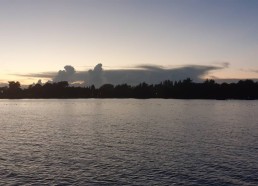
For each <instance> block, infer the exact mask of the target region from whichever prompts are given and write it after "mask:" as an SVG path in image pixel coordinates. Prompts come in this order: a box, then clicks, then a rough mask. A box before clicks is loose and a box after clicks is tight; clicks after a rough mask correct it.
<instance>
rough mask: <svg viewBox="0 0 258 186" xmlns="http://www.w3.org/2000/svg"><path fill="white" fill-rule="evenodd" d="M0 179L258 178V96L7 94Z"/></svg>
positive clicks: (246, 181) (0, 110)
mask: <svg viewBox="0 0 258 186" xmlns="http://www.w3.org/2000/svg"><path fill="white" fill-rule="evenodd" d="M0 117H1V118H0V185H44V184H46V185H254V186H256V185H258V102H257V101H204V100H196V101H193V100H133V99H125V100H116V99H112V100H0Z"/></svg>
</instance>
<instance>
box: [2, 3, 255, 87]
mask: <svg viewBox="0 0 258 186" xmlns="http://www.w3.org/2000/svg"><path fill="white" fill-rule="evenodd" d="M257 20H258V1H257V0H183V1H182V0H0V64H1V68H0V83H4V82H7V81H9V80H19V81H21V82H22V83H24V84H29V83H32V82H37V80H38V79H43V80H45V81H46V80H47V79H48V78H47V77H46V76H42V77H40V74H48V73H49V74H51V73H57V72H58V71H59V70H63V68H64V66H66V65H71V66H73V67H74V68H75V69H76V71H87V70H89V69H93V68H94V67H95V66H96V65H97V64H98V63H102V64H103V66H102V68H103V69H104V70H115V69H118V70H119V69H131V68H137V67H139V66H142V65H149V66H159V67H160V68H164V69H167V68H169V69H173V68H180V67H185V66H189V65H190V66H207V67H218V69H216V70H212V71H207V74H205V77H207V78H210V77H212V78H219V79H234V78H236V79H241V78H258V21H257Z"/></svg>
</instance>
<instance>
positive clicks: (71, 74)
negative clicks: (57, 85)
mask: <svg viewBox="0 0 258 186" xmlns="http://www.w3.org/2000/svg"><path fill="white" fill-rule="evenodd" d="M75 73H76V71H75V69H74V67H72V66H70V65H66V66H65V67H64V70H59V72H58V73H57V76H55V77H54V78H53V81H54V82H59V81H68V82H70V83H71V82H73V81H75Z"/></svg>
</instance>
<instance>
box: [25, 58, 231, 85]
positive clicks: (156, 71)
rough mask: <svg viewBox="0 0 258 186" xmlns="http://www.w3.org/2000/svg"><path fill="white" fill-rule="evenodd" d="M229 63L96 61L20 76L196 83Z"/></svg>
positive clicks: (83, 81)
mask: <svg viewBox="0 0 258 186" xmlns="http://www.w3.org/2000/svg"><path fill="white" fill-rule="evenodd" d="M228 65H229V64H228V63H225V64H222V65H220V66H201V65H188V66H183V67H178V68H169V69H167V68H163V67H160V66H155V65H140V66H137V67H135V68H133V69H116V70H105V69H103V67H102V64H97V65H96V66H95V67H94V68H93V69H91V70H88V71H76V70H75V68H74V67H73V66H70V65H67V66H65V67H64V70H60V71H58V72H57V73H53V72H49V73H41V74H27V75H23V76H27V77H37V78H49V79H52V81H53V82H58V81H68V82H69V83H71V84H76V85H81V86H89V85H95V86H96V87H99V86H101V85H102V84H106V83H110V84H114V85H117V84H123V83H127V84H130V85H136V84H139V83H141V82H146V83H149V84H153V83H154V84H155V83H160V82H161V81H164V80H168V79H169V80H173V81H178V80H183V79H185V78H188V77H189V78H191V79H193V80H194V81H196V82H198V81H202V77H203V76H204V75H207V74H208V73H209V72H210V71H214V70H221V69H224V68H227V67H228Z"/></svg>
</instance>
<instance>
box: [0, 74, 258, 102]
mask: <svg viewBox="0 0 258 186" xmlns="http://www.w3.org/2000/svg"><path fill="white" fill-rule="evenodd" d="M0 98H8V99H9V98H140V99H146V98H174V99H222V100H223V99H258V82H254V81H253V80H241V81H239V82H237V83H222V84H218V83H216V82H215V81H214V80H212V79H207V80H205V81H204V82H203V83H195V82H193V81H192V80H191V79H190V78H187V79H185V80H182V81H170V80H165V81H163V82H161V83H159V84H154V85H149V84H147V83H145V82H143V83H140V84H138V85H136V86H131V85H127V84H121V85H116V86H114V85H111V84H104V85H102V86H101V87H100V88H96V87H95V86H94V85H92V86H89V87H73V86H71V85H69V83H68V82H67V81H61V82H57V83H45V84H44V85H41V84H33V85H30V86H28V88H24V89H22V88H21V84H20V83H19V82H18V81H16V82H15V81H10V82H9V86H8V87H0Z"/></svg>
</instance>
